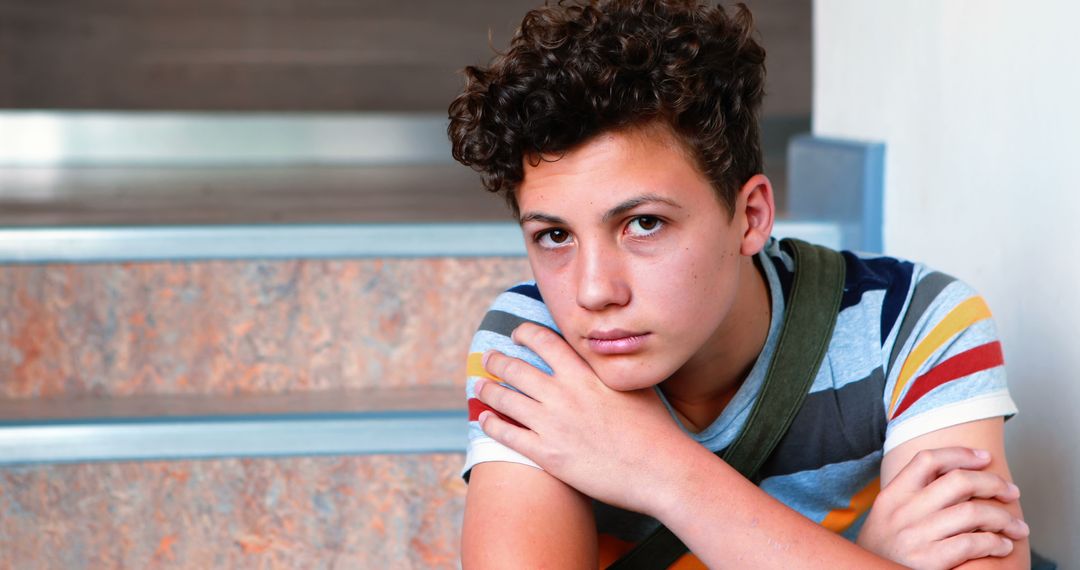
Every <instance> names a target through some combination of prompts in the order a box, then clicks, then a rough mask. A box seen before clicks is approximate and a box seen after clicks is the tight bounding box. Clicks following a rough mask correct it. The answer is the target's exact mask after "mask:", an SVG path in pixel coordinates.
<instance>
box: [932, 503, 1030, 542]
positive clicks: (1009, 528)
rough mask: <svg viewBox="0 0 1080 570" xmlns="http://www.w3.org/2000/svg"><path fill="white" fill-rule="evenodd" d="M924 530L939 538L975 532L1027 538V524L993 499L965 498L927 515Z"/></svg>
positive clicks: (935, 538)
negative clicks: (961, 501)
mask: <svg viewBox="0 0 1080 570" xmlns="http://www.w3.org/2000/svg"><path fill="white" fill-rule="evenodd" d="M925 524H926V526H925V527H924V532H926V533H927V536H929V537H931V540H935V541H936V540H942V539H945V538H948V537H953V536H957V535H961V534H965V533H971V532H975V531H988V532H993V533H1004V534H1006V535H1008V536H1009V538H1013V539H1017V540H1019V539H1022V538H1025V537H1027V535H1028V533H1029V532H1030V531H1029V530H1028V527H1027V523H1025V522H1024V521H1022V520H1020V519H1018V518H1016V517H1015V516H1013V514H1012V513H1010V512H1009V511H1007V510H1006V509H1005V508H1004V507H1001V506H999V505H997V504H995V503H994V502H993V501H968V502H966V503H961V504H959V505H955V506H952V507H949V508H947V509H945V510H943V511H941V512H939V513H935V514H933V515H931V516H930V517H927V519H926V521H925Z"/></svg>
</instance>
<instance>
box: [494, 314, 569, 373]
mask: <svg viewBox="0 0 1080 570" xmlns="http://www.w3.org/2000/svg"><path fill="white" fill-rule="evenodd" d="M510 337H511V338H512V339H513V341H514V342H516V343H518V344H520V345H522V346H526V347H528V348H530V349H532V351H533V352H535V353H536V354H537V355H539V356H540V358H542V359H544V362H547V363H548V365H549V366H551V368H552V369H553V370H564V369H569V370H571V371H577V370H578V369H580V368H581V367H583V366H584V367H585V368H588V364H586V363H585V361H584V360H583V359H582V358H581V355H579V354H578V353H577V352H574V349H573V347H571V346H570V344H569V343H567V342H566V339H564V338H563V337H561V336H559V333H557V332H555V331H553V330H551V329H549V328H547V327H544V326H540V325H538V324H536V323H529V322H526V323H522V324H520V325H518V326H517V328H515V329H514V332H513V333H511V335H510Z"/></svg>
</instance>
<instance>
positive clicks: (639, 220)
mask: <svg viewBox="0 0 1080 570" xmlns="http://www.w3.org/2000/svg"><path fill="white" fill-rule="evenodd" d="M663 226H664V222H662V221H661V220H660V218H657V217H656V216H638V217H636V218H634V219H632V220H630V223H629V224H627V225H626V230H627V231H628V232H629V233H630V234H632V235H634V236H638V237H642V236H648V235H652V234H654V233H656V232H658V231H659V230H660V228H662V227H663Z"/></svg>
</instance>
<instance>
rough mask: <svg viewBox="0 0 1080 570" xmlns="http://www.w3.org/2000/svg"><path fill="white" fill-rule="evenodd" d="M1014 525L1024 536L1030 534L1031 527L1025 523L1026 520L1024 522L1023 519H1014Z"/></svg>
mask: <svg viewBox="0 0 1080 570" xmlns="http://www.w3.org/2000/svg"><path fill="white" fill-rule="evenodd" d="M1016 527H1017V528H1018V529H1020V530H1019V532H1020V534H1023V535H1024V536H1027V535H1029V534H1031V527H1029V526H1028V523H1026V522H1024V521H1022V520H1020V519H1017V520H1016Z"/></svg>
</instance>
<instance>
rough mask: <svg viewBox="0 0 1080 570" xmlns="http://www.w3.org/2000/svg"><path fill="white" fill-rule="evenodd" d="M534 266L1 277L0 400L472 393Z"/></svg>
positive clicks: (23, 271)
mask: <svg viewBox="0 0 1080 570" xmlns="http://www.w3.org/2000/svg"><path fill="white" fill-rule="evenodd" d="M529 275H530V273H529V269H528V263H527V261H526V260H525V259H524V258H477V259H454V258H429V259H395V260H375V259H372V260H295V261H294V260H289V261H239V262H229V261H207V262H191V263H139V264H132V263H129V264H91V265H37V266H33V265H26V266H17V265H16V266H0V398H34V397H64V396H87V395H98V396H111V395H137V394H207V393H211V394H225V393H252V392H289V391H297V390H312V389H317V390H322V389H334V388H365V387H371V386H377V387H394V386H407V385H416V384H463V383H464V375H465V373H464V365H465V354H466V351H467V349H468V345H469V340H470V337H471V335H472V332H473V331H474V330H475V328H476V326H477V324H478V323H479V322H480V319H481V318H482V317H483V314H484V311H485V309H486V307H487V306H488V304H489V303H490V302H491V301H492V300H493V299H494V297H495V295H496V294H497V293H498V292H499V291H501V290H502V289H504V288H505V287H507V286H509V285H511V284H513V283H515V282H517V281H520V280H524V279H528V278H529Z"/></svg>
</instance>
